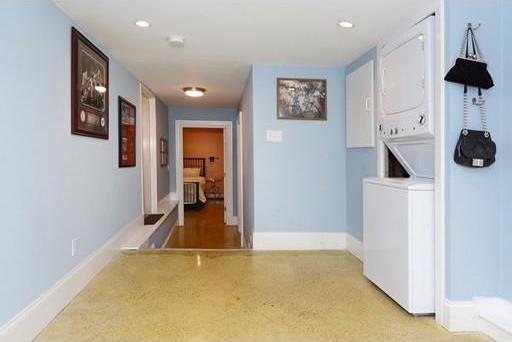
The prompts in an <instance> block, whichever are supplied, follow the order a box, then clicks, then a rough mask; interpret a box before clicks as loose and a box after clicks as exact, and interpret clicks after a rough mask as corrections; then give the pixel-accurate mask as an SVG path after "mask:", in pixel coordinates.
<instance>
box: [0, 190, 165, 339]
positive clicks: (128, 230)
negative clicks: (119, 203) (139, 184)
mask: <svg viewBox="0 0 512 342" xmlns="http://www.w3.org/2000/svg"><path fill="white" fill-rule="evenodd" d="M165 201H168V198H164V199H162V200H161V201H160V203H159V207H160V206H162V205H166V206H168V207H169V203H168V204H166V203H165ZM160 208H161V207H160ZM169 208H172V207H169ZM159 222H160V221H159ZM143 227H144V216H143V215H140V216H139V217H137V218H136V219H135V220H134V221H133V222H131V223H129V224H128V225H126V226H125V227H123V228H122V229H121V230H120V231H119V232H118V233H116V234H115V235H114V236H113V237H111V238H110V239H109V240H108V241H107V242H106V243H105V244H104V245H103V246H102V247H100V248H99V249H97V250H96V251H95V252H93V253H92V254H91V255H89V256H88V257H87V258H85V259H84V260H83V261H82V262H81V263H79V264H78V265H76V266H75V267H74V268H73V269H71V271H69V272H68V273H67V274H66V275H65V276H64V277H63V278H61V279H60V280H59V281H58V282H57V283H55V284H54V285H53V286H52V287H51V288H49V289H48V290H47V291H46V292H45V293H43V294H42V295H41V296H40V297H39V298H37V299H36V300H35V301H33V302H32V303H31V304H30V305H29V306H27V307H26V308H25V309H23V310H22V311H21V312H19V313H18V314H17V315H16V316H14V317H13V318H12V319H11V320H9V321H8V322H7V323H5V324H4V325H3V326H2V327H0V341H2V342H3V341H6V342H11V341H32V340H33V339H34V338H35V337H36V336H37V335H38V334H39V333H40V332H41V331H42V330H43V329H44V328H45V327H46V326H47V325H48V324H49V323H50V322H51V321H52V319H53V318H55V316H57V314H58V313H59V312H60V311H61V310H62V309H64V307H65V306H66V305H67V304H68V303H69V302H70V301H71V300H72V299H73V298H74V297H75V296H76V295H77V294H78V293H80V291H82V290H83V289H84V288H85V286H87V284H88V283H89V282H90V281H91V280H92V279H93V278H94V276H96V274H98V272H99V271H101V270H102V269H103V268H104V267H105V266H106V265H107V264H108V263H109V262H110V261H111V260H112V258H113V257H114V255H116V254H117V253H118V252H119V251H120V250H121V249H123V248H124V247H125V246H126V245H127V244H130V243H133V241H134V240H137V239H134V237H138V236H139V235H140V233H141V230H142V229H144V228H143ZM146 227H147V226H146ZM145 242H146V241H143V240H140V243H145Z"/></svg>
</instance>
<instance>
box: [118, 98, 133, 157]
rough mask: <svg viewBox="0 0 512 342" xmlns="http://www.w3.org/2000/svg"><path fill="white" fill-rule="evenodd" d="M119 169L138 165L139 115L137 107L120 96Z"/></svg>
mask: <svg viewBox="0 0 512 342" xmlns="http://www.w3.org/2000/svg"><path fill="white" fill-rule="evenodd" d="M118 104H119V167H133V166H135V165H136V161H135V155H136V143H135V137H136V133H137V129H136V128H137V126H136V120H137V113H136V108H135V106H134V105H133V104H132V103H130V102H128V101H127V100H126V99H123V98H122V97H121V96H119V100H118Z"/></svg>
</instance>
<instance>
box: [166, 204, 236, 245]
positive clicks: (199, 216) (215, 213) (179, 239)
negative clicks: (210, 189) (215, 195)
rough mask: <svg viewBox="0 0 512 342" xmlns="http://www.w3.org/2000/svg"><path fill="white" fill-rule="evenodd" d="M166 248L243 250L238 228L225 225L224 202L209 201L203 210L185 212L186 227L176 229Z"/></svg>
mask: <svg viewBox="0 0 512 342" xmlns="http://www.w3.org/2000/svg"><path fill="white" fill-rule="evenodd" d="M165 248H202V249H237V248H242V245H241V241H240V232H239V231H238V227H237V226H227V225H225V224H224V202H223V201H218V200H209V201H208V202H206V204H205V205H204V206H203V207H202V208H201V209H191V210H185V225H184V226H182V227H176V229H175V230H174V232H173V233H172V235H171V237H170V239H169V242H168V243H167V246H165Z"/></svg>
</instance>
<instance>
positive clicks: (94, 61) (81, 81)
mask: <svg viewBox="0 0 512 342" xmlns="http://www.w3.org/2000/svg"><path fill="white" fill-rule="evenodd" d="M108 62H109V60H108V57H107V56H106V55H105V54H104V53H103V52H101V51H100V50H99V49H98V48H97V47H96V46H95V45H94V44H93V43H91V42H90V41H89V40H88V39H87V38H85V37H84V36H83V35H82V34H81V33H80V32H78V31H77V30H76V29H75V28H74V27H73V28H72V29H71V133H72V134H78V135H84V136H88V137H94V138H100V139H108Z"/></svg>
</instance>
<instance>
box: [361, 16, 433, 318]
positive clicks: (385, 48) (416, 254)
mask: <svg viewBox="0 0 512 342" xmlns="http://www.w3.org/2000/svg"><path fill="white" fill-rule="evenodd" d="M434 27H435V17H434V16H430V17H428V18H426V19H425V20H423V21H422V22H420V23H418V24H417V25H415V26H414V27H412V28H411V29H410V30H409V31H407V32H404V33H403V34H400V35H397V36H396V37H395V38H393V39H391V40H389V41H387V42H385V43H383V44H381V45H380V46H379V53H378V70H379V72H378V81H379V82H378V87H379V91H378V95H377V99H378V106H377V107H378V110H377V115H378V122H379V137H380V139H381V140H382V141H383V142H384V143H385V144H386V146H387V147H388V148H389V150H390V151H391V152H392V153H393V154H394V155H395V157H396V158H397V159H398V161H399V162H400V164H402V166H403V167H404V168H405V169H406V170H407V172H408V173H409V175H410V176H411V178H407V179H405V178H402V179H397V178H370V179H365V180H364V182H363V203H364V204H363V207H364V210H363V215H364V218H363V230H364V233H363V238H364V241H363V246H364V275H365V276H366V277H367V278H368V279H370V280H371V281H372V282H373V283H374V284H376V285H377V286H378V287H380V288H381V289H382V290H383V291H384V292H386V293H387V294H388V295H389V296H390V297H391V298H393V299H394V300H395V301H396V302H397V303H398V304H400V305H401V306H402V307H403V308H405V309H406V310H407V311H408V312H410V313H412V314H429V313H433V312H434V311H435V308H434V303H435V258H434V247H435V245H434V146H435V134H434V132H435V131H434V127H435V126H434V118H435V115H434V103H435V101H434V93H435V92H434V69H435V68H434V65H435V64H434V57H435V55H434V47H435V44H434V42H435V37H434V31H435V30H434ZM383 158H384V157H383Z"/></svg>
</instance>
